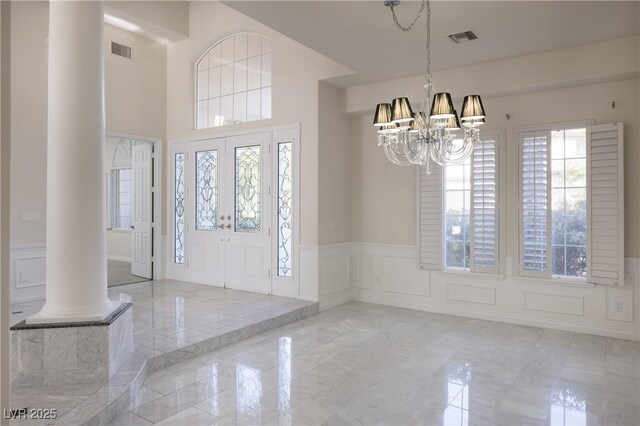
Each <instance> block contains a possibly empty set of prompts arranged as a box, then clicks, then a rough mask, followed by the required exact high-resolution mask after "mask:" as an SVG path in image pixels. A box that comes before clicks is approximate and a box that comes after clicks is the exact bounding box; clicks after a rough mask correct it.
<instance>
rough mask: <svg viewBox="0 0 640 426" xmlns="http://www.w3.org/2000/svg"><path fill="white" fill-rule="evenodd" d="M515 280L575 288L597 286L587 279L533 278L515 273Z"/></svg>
mask: <svg viewBox="0 0 640 426" xmlns="http://www.w3.org/2000/svg"><path fill="white" fill-rule="evenodd" d="M513 281H516V282H519V283H524V284H539V285H549V286H554V287H573V288H576V287H577V288H595V287H596V284H592V283H589V282H587V281H586V280H577V279H576V280H572V279H566V278H531V277H523V276H520V275H515V276H514V277H513Z"/></svg>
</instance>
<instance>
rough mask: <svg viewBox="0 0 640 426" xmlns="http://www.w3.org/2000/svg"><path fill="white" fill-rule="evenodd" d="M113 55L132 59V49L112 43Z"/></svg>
mask: <svg viewBox="0 0 640 426" xmlns="http://www.w3.org/2000/svg"><path fill="white" fill-rule="evenodd" d="M111 53H113V54H114V55H118V56H122V57H123V58H127V59H131V48H130V47H129V46H125V45H124V44H120V43H116V42H115V41H112V42H111Z"/></svg>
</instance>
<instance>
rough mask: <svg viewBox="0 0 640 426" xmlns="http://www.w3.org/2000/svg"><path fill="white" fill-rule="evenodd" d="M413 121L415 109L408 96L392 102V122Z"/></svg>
mask: <svg viewBox="0 0 640 426" xmlns="http://www.w3.org/2000/svg"><path fill="white" fill-rule="evenodd" d="M410 121H413V110H412V109H411V103H410V102H409V99H408V98H395V99H394V100H393V102H392V103H391V122H392V123H408V122H410Z"/></svg>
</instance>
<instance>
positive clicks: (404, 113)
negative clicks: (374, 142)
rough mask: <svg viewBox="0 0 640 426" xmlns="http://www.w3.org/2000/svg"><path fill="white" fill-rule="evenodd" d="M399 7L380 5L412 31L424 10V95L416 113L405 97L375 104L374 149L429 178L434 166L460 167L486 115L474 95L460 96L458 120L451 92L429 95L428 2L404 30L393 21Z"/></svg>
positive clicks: (425, 0)
mask: <svg viewBox="0 0 640 426" xmlns="http://www.w3.org/2000/svg"><path fill="white" fill-rule="evenodd" d="M399 3H400V1H399V0H394V1H387V2H385V5H386V6H388V7H390V8H391V12H392V14H393V20H394V23H395V24H396V26H397V27H398V28H399V29H401V30H402V31H411V29H412V28H413V27H414V25H415V23H416V22H417V20H418V18H419V17H420V14H421V13H422V11H423V10H426V12H427V13H426V15H427V44H426V46H427V73H426V78H425V80H426V84H425V85H424V86H423V91H424V94H423V97H422V99H421V100H420V103H419V105H420V109H419V110H418V111H413V109H412V108H411V102H410V101H409V98H407V97H399V98H396V99H394V100H393V101H392V102H391V104H388V103H381V104H378V105H377V106H376V112H375V116H374V118H373V124H374V125H375V126H379V127H380V129H379V130H378V146H380V147H381V148H382V149H383V150H384V153H385V155H386V156H387V158H388V159H389V160H390V161H391V162H392V163H394V164H397V165H400V166H409V165H420V166H424V167H425V169H426V172H427V173H428V174H430V173H431V171H432V166H433V164H434V163H435V164H438V165H440V166H444V165H445V164H461V163H463V162H464V161H465V160H466V159H467V158H469V157H470V156H471V153H472V152H473V147H474V145H475V144H476V143H477V142H478V141H479V140H480V129H479V128H480V126H481V125H483V124H484V122H485V111H484V107H483V106H482V99H480V96H479V95H469V96H465V97H464V101H463V102H462V110H461V112H462V114H461V115H460V119H458V114H457V112H456V110H455V107H454V106H453V100H452V98H451V94H450V93H448V92H438V93H436V94H435V95H433V98H432V97H431V95H432V94H433V92H436V91H435V90H434V85H433V84H432V79H431V3H430V1H429V0H422V6H421V7H420V12H419V13H418V16H417V17H416V18H415V19H414V20H413V22H412V23H411V24H410V25H409V26H406V27H405V26H402V25H401V24H400V23H399V22H398V19H397V16H396V14H395V11H394V7H397V6H398V4H399ZM412 100H413V99H412ZM414 104H415V103H414ZM461 122H462V126H461V125H460V123H461ZM460 142H462V143H460Z"/></svg>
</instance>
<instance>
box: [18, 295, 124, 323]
mask: <svg viewBox="0 0 640 426" xmlns="http://www.w3.org/2000/svg"><path fill="white" fill-rule="evenodd" d="M120 305H121V302H119V301H118V302H116V301H113V300H111V301H110V303H109V304H108V306H107V307H106V308H105V309H103V310H102V312H99V313H96V314H93V313H92V314H83V313H77V314H76V313H74V314H70V315H57V314H53V315H50V314H45V313H43V311H45V308H46V306H45V307H43V309H42V310H41V311H40V312H38V313H37V314H33V315H31V316H30V317H29V318H27V319H26V320H25V321H26V323H27V324H67V323H76V322H77V323H84V322H95V321H104V320H105V319H106V318H108V317H109V316H110V315H112V314H113V313H114V312H115V311H116V310H117V309H118V308H119V307H120Z"/></svg>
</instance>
